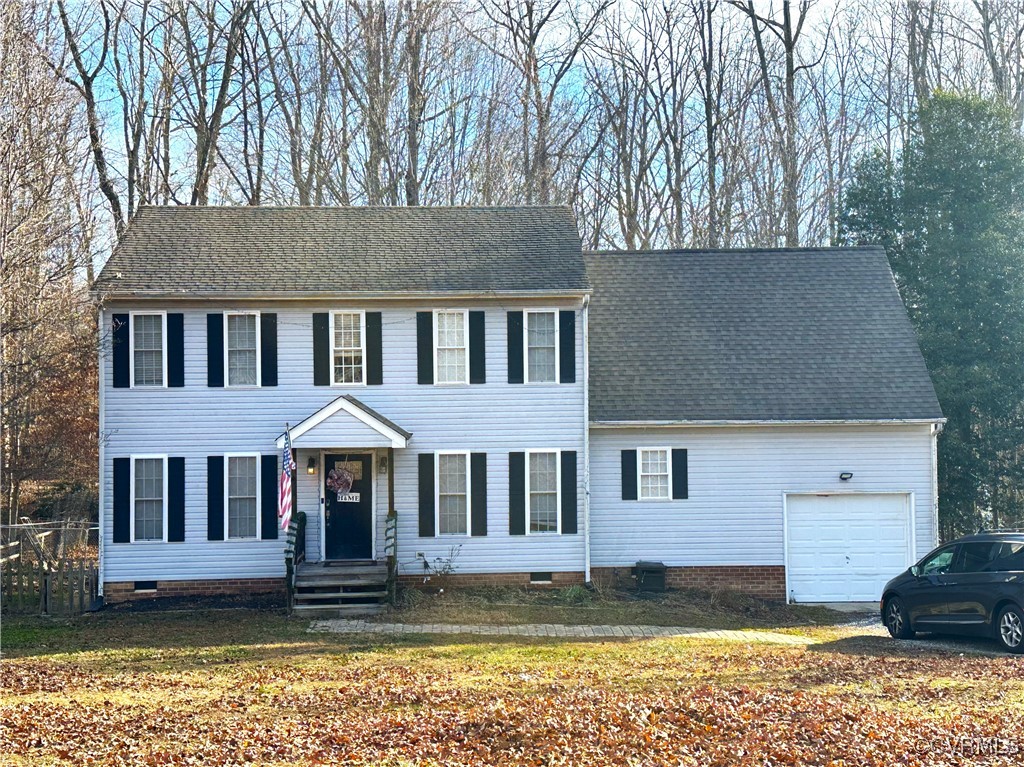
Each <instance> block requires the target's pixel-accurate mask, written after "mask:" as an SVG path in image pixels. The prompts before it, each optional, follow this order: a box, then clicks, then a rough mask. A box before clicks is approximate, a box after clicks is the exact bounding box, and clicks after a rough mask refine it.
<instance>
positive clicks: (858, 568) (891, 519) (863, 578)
mask: <svg viewBox="0 0 1024 767" xmlns="http://www.w3.org/2000/svg"><path fill="white" fill-rule="evenodd" d="M784 503H785V519H786V581H787V586H786V588H787V592H788V594H789V599H790V601H793V602H868V601H873V600H877V599H878V598H879V596H881V593H882V588H883V587H884V586H885V584H886V582H887V581H888V580H889V579H890V578H892V577H893V576H895V575H897V574H899V573H900V572H901V571H902V570H904V569H905V568H906V567H907V566H908V565H910V564H912V563H913V561H914V555H913V551H914V540H913V526H912V523H911V509H912V508H913V503H912V497H911V494H910V493H830V494H805V493H800V494H787V495H786V496H785V501H784Z"/></svg>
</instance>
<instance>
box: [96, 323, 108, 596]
mask: <svg viewBox="0 0 1024 767" xmlns="http://www.w3.org/2000/svg"><path fill="white" fill-rule="evenodd" d="M103 317H104V311H103V309H100V310H99V317H98V322H99V328H98V335H99V343H98V344H97V349H96V356H97V357H98V360H97V369H96V380H97V383H98V384H99V393H98V397H99V399H98V406H99V418H97V419H96V420H97V421H98V422H99V426H98V431H97V433H96V438H97V439H98V440H99V445H98V457H99V467H98V469H99V485H98V486H97V488H96V508H97V510H98V524H99V531H98V532H97V541H96V545H97V547H98V550H99V567H98V569H97V576H96V579H97V580H98V581H99V583H97V584H96V594H97V596H99V597H101V598H102V597H103V574H104V572H105V570H106V567H105V565H106V562H105V557H104V545H103V537H104V533H106V526H105V525H104V517H105V516H106V504H105V500H106V498H105V496H106V493H105V492H104V489H105V488H104V485H105V482H104V470H105V469H106V446H105V444H104V443H105V442H106V440H105V439H104V438H103V434H104V431H105V430H104V420H105V419H106V415H107V411H106V408H105V407H104V399H105V398H104V390H105V389H106V365H105V359H104V354H103V328H104V326H105V323H104V319H103Z"/></svg>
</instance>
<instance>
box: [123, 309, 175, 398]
mask: <svg viewBox="0 0 1024 767" xmlns="http://www.w3.org/2000/svg"><path fill="white" fill-rule="evenodd" d="M130 343H131V350H130V351H131V354H130V355H129V360H130V361H131V368H132V369H131V378H132V386H133V387H135V386H138V387H143V386H153V387H158V386H166V385H167V313H166V312H131V334H130Z"/></svg>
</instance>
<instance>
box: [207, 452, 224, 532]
mask: <svg viewBox="0 0 1024 767" xmlns="http://www.w3.org/2000/svg"><path fill="white" fill-rule="evenodd" d="M206 538H207V540H210V541H223V540H224V456H222V455H210V456H207V457H206Z"/></svg>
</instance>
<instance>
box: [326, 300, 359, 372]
mask: <svg viewBox="0 0 1024 767" xmlns="http://www.w3.org/2000/svg"><path fill="white" fill-rule="evenodd" d="M331 370H332V372H331V383H332V384H333V385H334V386H361V385H363V384H365V383H366V312H362V311H359V312H331Z"/></svg>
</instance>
